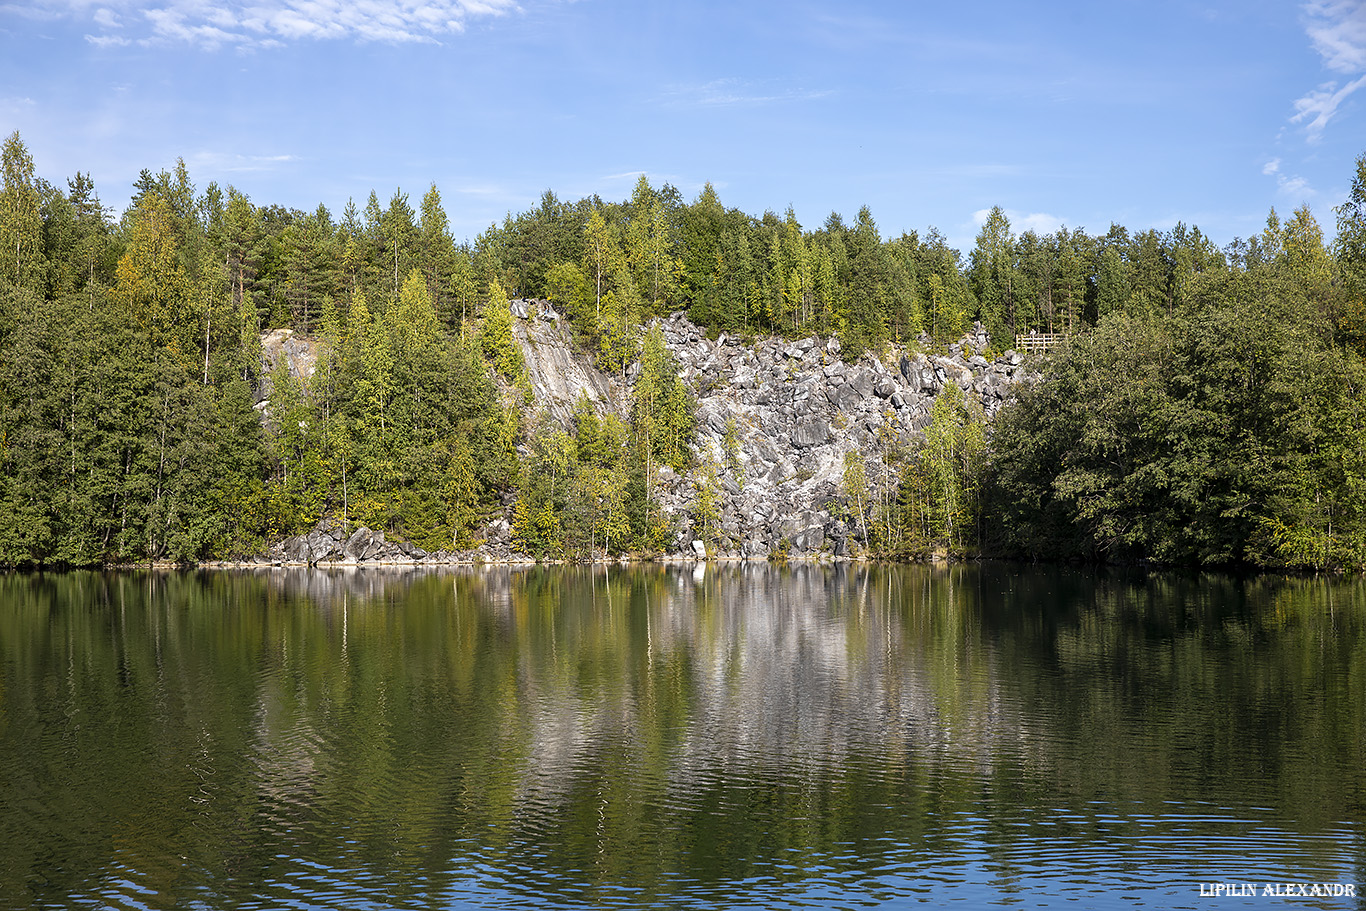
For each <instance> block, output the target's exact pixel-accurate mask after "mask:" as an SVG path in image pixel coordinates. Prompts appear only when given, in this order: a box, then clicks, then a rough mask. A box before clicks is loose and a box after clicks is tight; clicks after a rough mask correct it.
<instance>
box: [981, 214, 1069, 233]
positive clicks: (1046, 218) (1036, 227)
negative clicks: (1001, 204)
mask: <svg viewBox="0 0 1366 911" xmlns="http://www.w3.org/2000/svg"><path fill="white" fill-rule="evenodd" d="M1005 213H1006V218H1008V219H1009V220H1010V228H1011V230H1012V231H1018V232H1020V233H1024V232H1025V231H1033V232H1034V233H1035V234H1053V233H1056V232H1057V230H1058V229H1059V228H1061V227H1062V226H1063V225H1064V224H1066V222H1065V221H1064V220H1063V219H1061V218H1059V217H1058V216H1056V215H1049V214H1048V213H1047V212H1017V211H1015V210H1014V209H1006V210H1005ZM990 214H991V210H990V209H978V210H977V211H976V212H973V213H972V224H973V227H976V228H980V227H982V225H984V224H986V223H987V216H988V215H990Z"/></svg>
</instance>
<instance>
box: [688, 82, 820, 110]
mask: <svg viewBox="0 0 1366 911" xmlns="http://www.w3.org/2000/svg"><path fill="white" fill-rule="evenodd" d="M830 94H832V93H831V92H828V91H812V90H807V89H787V90H780V91H767V90H765V89H764V88H763V87H762V86H757V85H754V84H753V83H749V82H746V81H744V80H740V79H713V80H712V81H711V82H705V83H702V84H700V85H682V86H676V87H675V88H673V89H671V90H670V91H669V92H668V93H667V94H666V96H665V98H666V99H667V100H668V101H669V102H671V103H673V104H678V105H686V106H689V107H730V106H734V105H764V104H773V103H775V102H784V101H811V100H814V99H817V98H825V97H827V96H829V95H830Z"/></svg>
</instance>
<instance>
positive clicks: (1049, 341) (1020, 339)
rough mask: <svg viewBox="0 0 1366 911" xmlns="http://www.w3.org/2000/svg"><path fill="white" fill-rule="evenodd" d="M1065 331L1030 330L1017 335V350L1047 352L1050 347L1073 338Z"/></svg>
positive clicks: (1029, 352)
mask: <svg viewBox="0 0 1366 911" xmlns="http://www.w3.org/2000/svg"><path fill="white" fill-rule="evenodd" d="M1071 337H1072V336H1071V335H1068V334H1067V333H1065V332H1048V333H1044V332H1030V333H1027V334H1024V335H1017V336H1015V350H1016V351H1018V352H1020V353H1021V354H1047V353H1048V349H1050V348H1056V347H1058V346H1059V345H1061V344H1062V343H1063V342H1065V341H1067V340H1068V339H1069V338H1071Z"/></svg>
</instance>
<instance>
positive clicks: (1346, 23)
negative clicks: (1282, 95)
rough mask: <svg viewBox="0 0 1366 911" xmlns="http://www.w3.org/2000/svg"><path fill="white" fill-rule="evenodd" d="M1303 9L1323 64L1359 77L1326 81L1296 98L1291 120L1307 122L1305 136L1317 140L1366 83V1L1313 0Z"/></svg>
mask: <svg viewBox="0 0 1366 911" xmlns="http://www.w3.org/2000/svg"><path fill="white" fill-rule="evenodd" d="M1302 9H1303V10H1304V14H1305V19H1306V21H1305V32H1306V33H1307V34H1308V35H1309V40H1310V42H1311V43H1312V44H1313V46H1314V50H1315V51H1317V52H1318V53H1319V56H1321V57H1322V58H1323V65H1324V66H1325V67H1326V68H1327V69H1329V70H1331V71H1332V72H1335V73H1340V74H1342V75H1343V76H1354V77H1356V78H1354V79H1351V80H1350V81H1348V82H1347V83H1346V84H1345V85H1343V86H1342V87H1341V88H1339V87H1338V82H1337V80H1333V81H1331V82H1325V83H1323V84H1322V85H1320V86H1319V87H1318V88H1316V89H1314V90H1313V91H1310V92H1307V93H1306V94H1304V95H1303V96H1302V97H1300V98H1298V99H1296V101H1295V115H1294V116H1293V117H1291V118H1290V122H1291V123H1302V124H1304V131H1305V135H1306V138H1307V139H1308V140H1309V141H1310V142H1318V141H1319V140H1320V139H1322V138H1323V131H1324V129H1325V128H1326V127H1327V126H1328V123H1329V121H1331V120H1332V119H1333V118H1334V117H1335V116H1336V115H1337V113H1338V109H1339V108H1340V107H1341V106H1342V103H1343V102H1344V101H1345V100H1346V99H1347V97H1348V96H1349V95H1351V94H1352V93H1353V92H1355V91H1356V90H1357V89H1360V88H1361V87H1362V86H1366V2H1363V0H1310V2H1308V3H1306V4H1305V5H1304V6H1303V7H1302Z"/></svg>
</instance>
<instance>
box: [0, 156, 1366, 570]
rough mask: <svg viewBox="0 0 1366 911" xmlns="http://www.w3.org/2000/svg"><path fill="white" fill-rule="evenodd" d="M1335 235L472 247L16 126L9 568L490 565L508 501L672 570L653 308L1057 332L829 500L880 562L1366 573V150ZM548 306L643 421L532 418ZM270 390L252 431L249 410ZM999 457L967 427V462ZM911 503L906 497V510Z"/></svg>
mask: <svg viewBox="0 0 1366 911" xmlns="http://www.w3.org/2000/svg"><path fill="white" fill-rule="evenodd" d="M1334 215H1335V224H1334V227H1335V229H1336V235H1335V238H1334V239H1333V240H1332V241H1331V242H1329V241H1327V240H1325V237H1324V233H1323V229H1322V228H1321V227H1320V225H1319V224H1318V222H1317V221H1316V220H1315V218H1314V216H1313V215H1312V213H1311V212H1310V210H1309V209H1308V208H1307V207H1301V208H1299V209H1297V210H1295V211H1294V212H1293V213H1292V214H1291V216H1290V217H1289V218H1287V219H1284V220H1283V219H1282V218H1281V217H1280V216H1279V215H1278V214H1277V213H1276V212H1275V211H1274V210H1273V211H1272V212H1271V213H1270V215H1269V216H1268V218H1267V221H1266V226H1265V229H1264V230H1263V231H1262V232H1261V233H1259V234H1258V235H1256V236H1253V237H1250V238H1246V239H1235V240H1233V241H1232V242H1231V243H1228V244H1227V245H1225V246H1223V247H1219V246H1217V245H1216V244H1214V243H1213V242H1212V241H1211V240H1210V239H1209V238H1207V237H1206V236H1204V235H1203V234H1202V233H1201V232H1200V231H1199V229H1198V228H1195V227H1190V226H1186V225H1184V224H1178V225H1176V226H1175V227H1174V228H1172V229H1171V230H1169V231H1158V230H1144V231H1140V232H1134V233H1131V232H1129V231H1128V230H1126V229H1125V228H1123V227H1121V226H1118V225H1111V226H1110V227H1109V229H1108V230H1107V231H1106V232H1105V233H1104V234H1094V235H1093V234H1088V233H1086V232H1085V231H1084V230H1083V229H1076V230H1068V229H1066V228H1063V229H1060V230H1058V231H1057V232H1055V233H1051V234H1047V235H1043V236H1040V235H1038V234H1036V233H1034V232H1031V231H1025V232H1023V233H1019V234H1017V233H1015V232H1014V231H1013V229H1012V228H1011V225H1010V223H1009V220H1008V218H1007V217H1006V215H1005V214H1004V212H1003V211H1002V210H1001V209H999V208H997V209H993V210H992V212H991V214H990V216H989V217H988V218H987V219H986V221H985V223H984V224H983V226H982V228H981V231H980V233H979V234H978V236H977V238H976V242H975V244H974V247H973V249H972V250H971V251H969V253H968V255H967V256H966V258H964V257H962V256H960V254H959V252H958V251H957V250H954V249H951V248H950V247H949V246H948V244H947V242H946V240H945V239H944V237H943V236H942V235H941V234H940V233H939V232H938V231H936V230H935V229H933V228H930V229H929V230H928V231H926V232H925V233H924V234H923V235H922V234H920V233H917V232H909V233H903V234H901V235H900V236H898V237H895V238H885V237H883V236H882V235H881V233H880V232H879V230H878V227H877V225H876V223H875V221H874V219H873V215H872V213H871V212H870V211H869V209H868V208H867V207H864V208H862V209H860V210H859V212H858V214H857V216H856V217H855V218H854V219H853V220H852V222H846V221H845V220H844V218H842V217H841V216H840V215H838V214H831V215H830V216H829V217H828V218H827V219H826V220H825V222H824V223H823V224H822V225H820V226H819V227H818V228H814V229H812V228H806V227H803V226H802V225H801V224H799V223H798V221H797V219H796V217H795V215H794V213H793V212H792V211H791V210H790V209H789V210H788V211H787V212H786V213H785V214H784V215H783V216H778V215H776V214H774V213H773V212H765V213H764V214H763V215H762V216H753V215H749V214H745V213H743V212H741V211H739V210H737V209H734V208H726V207H725V206H724V205H723V204H722V203H721V202H720V200H719V199H718V197H717V194H716V192H715V191H714V190H713V189H712V187H711V186H710V185H708V186H706V187H705V188H704V189H703V190H702V191H701V193H699V194H698V196H697V198H696V199H694V200H692V201H690V202H689V201H686V200H684V199H683V198H682V196H681V194H680V193H679V192H678V191H677V190H676V189H675V188H673V187H671V186H668V185H665V186H663V187H658V188H656V187H653V186H651V185H650V183H649V182H648V181H647V180H646V179H645V178H644V176H642V177H641V179H640V180H639V181H638V183H637V184H636V186H635V189H634V191H633V193H632V195H631V197H630V198H629V199H626V200H623V201H619V202H614V201H605V200H602V199H599V198H597V197H593V198H585V199H580V200H577V201H573V202H569V201H563V200H561V199H559V198H558V197H557V196H556V195H555V194H554V193H553V192H551V191H549V190H548V191H546V192H545V194H544V195H543V196H542V198H541V200H540V203H539V205H538V206H537V207H536V208H534V209H531V210H529V211H526V212H522V213H519V214H515V215H514V214H511V213H509V215H508V216H507V217H506V218H505V219H504V221H503V222H502V224H494V225H491V226H490V227H489V228H488V229H487V230H486V231H484V232H483V233H481V234H479V235H478V237H476V238H474V239H473V240H465V241H457V240H456V239H455V238H454V237H452V235H451V232H450V229H449V223H448V220H447V216H446V213H445V210H444V208H443V205H442V200H441V195H440V192H439V191H438V189H437V187H436V186H435V185H433V186H431V187H430V188H429V189H428V190H427V191H426V192H425V193H424V194H423V195H422V197H421V199H420V200H418V201H417V202H416V206H414V203H413V202H412V201H411V200H410V198H409V196H408V195H407V194H406V193H404V192H402V191H399V190H395V191H394V192H393V194H392V195H391V196H390V197H389V199H388V202H387V203H385V204H382V203H381V201H380V198H379V196H378V195H377V194H376V193H375V192H374V191H371V192H370V193H369V196H368V198H367V200H366V202H365V204H364V206H363V207H358V206H357V205H356V204H355V203H354V201H353V202H349V203H348V204H347V206H346V207H345V209H344V210H343V211H342V212H341V213H340V215H334V214H333V213H331V212H330V211H329V210H328V209H327V208H326V207H325V206H322V205H320V206H319V207H318V208H317V209H315V210H314V211H312V212H304V211H300V210H296V209H288V208H284V207H281V206H278V205H270V204H265V205H262V204H258V203H256V202H253V201H252V200H251V199H250V198H248V197H247V196H246V195H244V194H243V193H241V192H239V191H238V190H237V189H235V188H233V187H231V186H229V187H221V186H219V185H218V184H216V183H210V184H208V185H207V186H206V187H204V188H202V189H200V188H197V187H196V186H195V185H194V183H193V182H192V179H191V176H190V174H189V173H188V171H187V169H186V167H185V165H184V163H183V162H178V163H177V165H176V167H175V168H174V169H173V170H171V171H161V172H159V173H155V174H153V173H151V172H150V171H143V172H142V174H141V175H140V177H139V179H138V180H137V182H136V186H135V192H134V195H133V198H132V199H131V201H130V202H129V204H128V205H127V207H126V208H125V209H124V210H123V212H122V214H121V215H118V216H117V217H115V215H114V213H113V212H112V211H111V210H110V209H109V208H108V207H106V206H105V204H104V203H103V202H102V201H101V200H100V198H99V196H98V194H97V192H96V189H95V187H94V186H93V183H92V181H91V179H90V178H89V176H88V175H85V174H82V173H77V174H76V175H75V176H73V177H71V178H69V179H67V180H66V181H65V186H59V185H57V184H54V183H51V182H49V181H48V180H45V179H43V178H40V177H38V176H37V173H36V171H35V165H34V162H33V160H32V157H31V156H30V154H29V152H28V150H27V149H26V147H25V146H24V144H23V142H22V140H21V138H20V137H19V135H18V134H17V133H15V134H13V135H11V136H10V137H8V138H7V139H6V140H5V142H4V145H3V186H2V187H0V564H3V565H11V566H33V565H52V566H87V565H100V564H108V563H134V562H147V561H165V562H186V563H192V562H196V561H202V560H207V559H232V558H236V557H244V556H249V555H252V554H258V553H261V552H263V550H264V549H265V547H266V546H267V545H268V544H269V543H270V542H272V541H275V540H278V539H280V538H281V537H283V536H286V535H290V534H294V533H297V532H299V531H301V530H305V529H307V528H309V527H311V526H313V525H314V524H315V523H316V522H318V521H319V520H320V519H321V518H324V517H335V518H339V519H341V520H342V521H343V522H344V523H345V524H347V525H348V526H358V525H361V524H364V525H367V526H369V527H371V528H375V529H383V530H384V531H386V533H388V534H389V535H391V536H392V537H393V538H395V539H399V540H406V541H411V542H413V543H414V544H416V545H419V546H422V547H424V548H427V549H429V550H431V549H437V548H445V549H447V550H460V549H468V548H471V547H473V546H474V545H475V544H477V543H478V542H477V537H478V533H479V530H480V529H481V528H483V527H484V526H485V525H486V524H487V523H488V522H489V521H490V519H491V518H493V517H496V516H499V515H502V514H503V513H504V511H505V510H510V511H511V513H512V516H513V535H514V542H515V543H516V544H517V546H518V547H519V548H520V549H521V551H522V552H524V553H528V554H532V555H534V556H538V557H564V558H569V559H592V558H595V557H600V556H604V555H634V556H650V555H653V554H659V553H660V552H661V551H663V550H664V549H665V548H666V547H667V542H668V541H669V540H670V539H671V535H672V531H673V529H672V527H671V522H673V521H676V517H670V516H668V515H667V514H665V513H664V512H663V511H662V510H661V509H660V507H659V504H658V501H657V497H656V485H657V475H658V472H659V471H660V468H661V466H668V467H669V468H671V469H672V470H673V471H675V472H678V473H680V474H684V475H692V476H695V477H697V478H698V479H699V480H698V491H699V496H698V498H697V506H696V512H697V513H698V515H696V516H694V517H693V520H694V521H695V522H697V523H698V524H699V525H705V524H706V522H707V520H708V518H709V516H708V514H707V511H708V510H713V511H714V510H715V508H716V507H715V503H714V501H712V500H711V498H710V494H709V493H708V492H709V491H712V490H713V489H714V485H712V484H711V483H709V482H708V481H707V478H706V476H707V475H708V473H709V472H711V471H713V468H714V467H713V466H708V465H702V464H699V463H698V461H697V459H696V457H695V456H694V453H693V449H692V447H691V440H692V433H693V423H694V416H693V414H692V399H691V395H690V391H689V390H688V389H687V388H686V387H685V385H684V384H683V383H682V382H681V381H680V379H679V376H678V369H677V365H676V363H675V362H674V361H673V359H672V357H671V355H670V353H669V351H668V350H667V349H666V348H665V346H664V345H663V342H662V340H661V338H660V336H659V331H658V329H657V328H654V329H652V328H651V327H652V325H653V322H652V321H654V320H655V319H656V318H657V317H662V316H665V315H668V314H670V313H673V312H676V311H685V312H686V313H687V315H688V316H689V318H690V319H691V320H692V321H693V322H694V323H696V324H697V325H698V326H701V327H703V328H704V329H705V330H706V331H707V332H708V333H710V334H712V335H716V334H719V333H721V332H725V333H728V334H729V335H732V336H739V337H742V338H756V337H760V336H772V335H777V336H782V337H788V338H793V339H797V338H804V337H809V336H820V337H826V336H833V337H835V338H837V339H838V340H839V342H840V352H841V356H842V357H844V358H845V359H846V360H849V361H851V362H852V361H856V360H858V359H859V358H862V357H868V356H872V357H877V356H880V355H881V354H882V353H883V352H884V351H886V350H887V348H888V346H890V345H896V346H912V347H917V346H918V347H924V348H930V349H933V348H936V347H938V346H944V345H947V344H949V343H951V342H953V341H955V340H957V339H958V338H959V337H960V336H962V335H963V333H964V331H965V330H967V329H968V328H969V327H970V326H971V325H972V324H973V323H974V322H980V323H981V324H982V325H983V326H985V327H986V329H987V331H988V332H989V334H990V339H991V345H990V349H989V351H988V352H985V353H986V354H988V355H991V356H994V355H995V354H999V353H1000V352H1003V351H1005V350H1006V349H1008V348H1010V347H1011V345H1012V343H1013V339H1014V336H1015V335H1016V334H1017V333H1021V332H1027V331H1030V330H1038V331H1041V332H1056V333H1066V334H1068V336H1069V341H1068V343H1067V344H1065V345H1064V346H1062V347H1061V348H1059V349H1057V350H1056V351H1054V352H1052V353H1050V354H1049V355H1048V357H1047V359H1046V360H1045V361H1043V362H1042V363H1041V364H1040V370H1041V371H1042V378H1041V379H1040V380H1039V381H1038V382H1035V383H1031V384H1028V385H1026V386H1024V387H1022V388H1021V389H1020V390H1019V391H1018V392H1017V394H1016V397H1015V401H1014V402H1013V403H1012V404H1010V405H1009V406H1007V407H1006V408H1005V409H1003V410H1002V411H1001V413H1000V414H999V415H998V416H997V418H995V420H994V421H993V422H992V424H991V426H990V427H981V426H977V427H976V429H975V430H974V429H973V426H972V425H974V423H976V424H977V425H980V422H981V418H980V415H976V416H975V415H972V414H971V413H969V412H968V411H967V410H965V409H963V408H961V407H956V406H953V403H951V402H946V403H945V405H944V407H943V408H939V407H937V408H936V415H935V423H934V425H933V426H931V427H930V428H928V429H927V433H926V439H925V440H924V441H922V442H920V443H918V444H916V445H910V446H898V447H894V448H889V449H888V451H887V452H885V453H881V454H879V458H881V459H882V460H883V462H884V463H885V464H884V468H885V470H884V471H882V472H880V473H879V476H882V477H888V478H891V479H892V481H891V482H890V484H891V487H890V489H888V490H884V491H881V492H879V494H878V495H877V496H867V495H866V494H867V493H868V492H867V491H862V490H859V489H858V487H859V485H861V484H867V483H868V480H867V473H866V472H865V471H863V470H862V469H861V468H859V467H858V466H852V467H853V468H854V470H851V471H849V472H846V476H845V481H846V490H845V493H846V495H847V497H848V499H849V500H850V501H851V502H857V503H858V504H859V506H858V510H859V512H860V513H862V512H863V510H864V506H863V504H864V503H865V502H871V503H877V504H880V505H879V507H878V509H879V511H878V512H877V513H876V514H874V515H871V516H865V517H864V523H863V527H864V529H865V534H864V541H863V551H862V552H863V553H864V554H866V555H868V556H874V557H885V558H899V559H916V558H920V557H923V556H924V555H926V554H928V553H931V552H933V551H937V550H944V549H948V550H950V551H952V552H953V553H956V554H959V555H962V556H974V555H999V556H1013V557H1023V558H1031V559H1066V560H1110V561H1122V562H1153V563H1162V564H1182V565H1242V566H1259V567H1267V568H1276V569H1282V568H1294V569H1300V568H1304V569H1335V570H1336V569H1347V570H1358V571H1359V570H1361V569H1363V568H1366V364H1363V357H1366V156H1363V157H1362V158H1361V159H1359V160H1358V161H1357V163H1356V172H1355V174H1354V177H1353V183H1352V190H1351V193H1350V195H1349V197H1348V199H1347V201H1346V202H1345V203H1344V204H1343V205H1342V206H1340V207H1338V208H1337V209H1336V210H1334ZM513 298H539V299H545V300H549V301H551V302H553V303H554V305H555V306H556V307H557V308H558V309H559V310H560V311H561V312H563V313H564V314H565V315H566V316H567V322H568V324H569V325H570V327H571V328H572V332H573V336H574V339H575V344H576V345H577V346H578V347H579V348H580V350H581V352H582V353H583V354H584V356H586V357H591V358H593V359H594V360H595V361H596V362H597V364H598V365H599V366H600V367H601V368H602V369H603V370H604V371H606V372H609V373H614V374H618V375H622V376H625V375H626V374H627V371H628V368H630V370H631V371H632V376H633V377H634V382H633V384H632V400H631V407H630V409H629V414H624V415H620V416H617V415H611V414H608V415H600V414H597V413H595V412H594V411H593V410H592V409H591V408H589V407H587V406H586V405H585V406H584V407H583V408H581V409H580V410H579V411H578V412H577V413H576V415H575V417H574V420H573V422H572V423H573V426H572V427H569V428H561V427H558V426H556V425H555V424H554V422H551V421H547V420H545V419H544V418H543V416H540V415H537V414H536V413H534V409H532V408H531V407H530V406H531V404H532V397H531V394H530V389H529V387H528V384H527V379H526V375H525V370H524V365H523V364H522V362H521V353H520V349H519V347H518V345H517V344H516V343H515V340H514V339H513V336H512V329H511V327H512V320H513V317H512V315H511V312H510V309H509V299H513ZM279 328H289V329H292V330H294V331H295V332H297V333H300V334H302V335H307V336H309V337H312V338H316V339H318V340H320V342H321V345H320V349H319V350H320V351H321V354H320V357H319V362H318V365H317V370H316V372H315V373H314V374H313V376H312V377H311V378H310V379H309V380H308V381H307V382H303V381H301V380H299V379H298V378H295V377H291V376H289V375H288V374H287V373H285V372H284V371H282V370H276V371H274V375H272V376H269V377H263V376H262V371H263V367H262V356H261V335H262V333H264V332H266V331H269V330H272V329H279ZM267 379H268V380H269V382H270V385H271V388H272V395H271V402H270V409H269V414H268V416H266V419H265V420H263V419H262V418H263V415H262V414H260V413H258V409H257V408H255V407H254V405H256V390H257V389H259V388H260V385H261V383H262V381H263V380H267ZM973 441H977V442H975V443H974V442H973ZM913 502H914V503H916V504H921V505H920V506H919V507H918V508H917V509H912V508H911V506H910V504H911V503H913Z"/></svg>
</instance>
